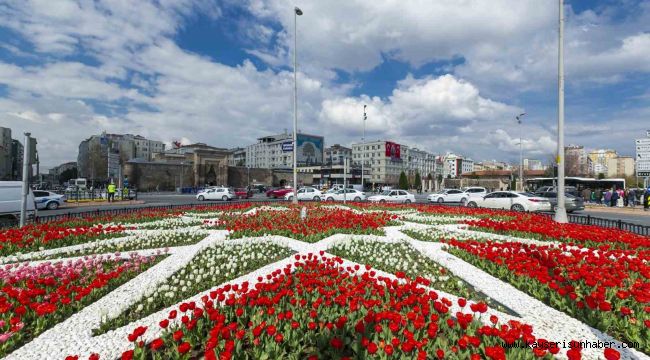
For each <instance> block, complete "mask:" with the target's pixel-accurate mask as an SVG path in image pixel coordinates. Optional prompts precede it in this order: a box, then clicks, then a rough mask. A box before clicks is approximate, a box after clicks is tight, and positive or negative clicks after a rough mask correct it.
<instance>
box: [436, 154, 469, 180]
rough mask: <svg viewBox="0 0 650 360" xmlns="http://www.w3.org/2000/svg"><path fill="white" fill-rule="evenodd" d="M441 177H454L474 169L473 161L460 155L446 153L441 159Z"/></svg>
mask: <svg viewBox="0 0 650 360" xmlns="http://www.w3.org/2000/svg"><path fill="white" fill-rule="evenodd" d="M443 167H444V169H443V177H444V178H452V179H454V178H456V177H458V176H460V175H462V174H465V173H469V172H472V171H474V161H473V160H472V159H468V158H464V157H462V156H460V155H456V154H453V153H447V154H446V155H445V156H444V160H443Z"/></svg>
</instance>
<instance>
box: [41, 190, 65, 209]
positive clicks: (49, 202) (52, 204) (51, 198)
mask: <svg viewBox="0 0 650 360" xmlns="http://www.w3.org/2000/svg"><path fill="white" fill-rule="evenodd" d="M64 197H65V196H63V195H59V194H56V193H53V192H51V191H44V190H34V202H35V203H36V208H38V209H39V210H40V209H48V210H55V209H58V208H59V206H61V205H63V201H64V200H63V198H64Z"/></svg>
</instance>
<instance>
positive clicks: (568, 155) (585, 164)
mask: <svg viewBox="0 0 650 360" xmlns="http://www.w3.org/2000/svg"><path fill="white" fill-rule="evenodd" d="M590 159H591V160H592V161H593V159H592V158H591V156H588V155H587V151H585V147H584V146H581V145H569V146H565V147H564V164H565V165H564V168H565V169H566V176H583V177H584V176H589V175H590V174H591V173H590V172H589V168H590V166H589V161H590ZM603 165H605V166H606V165H607V164H606V161H605V162H604V163H603Z"/></svg>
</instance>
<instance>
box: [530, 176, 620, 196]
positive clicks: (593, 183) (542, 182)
mask: <svg viewBox="0 0 650 360" xmlns="http://www.w3.org/2000/svg"><path fill="white" fill-rule="evenodd" d="M564 185H565V186H567V187H569V186H571V187H574V188H576V190H577V191H578V193H580V191H582V190H584V189H591V190H592V191H594V190H597V189H600V190H607V189H612V188H616V189H625V179H592V178H583V177H565V178H564ZM526 186H527V187H528V188H529V189H531V190H532V191H535V190H536V189H539V188H540V187H542V186H557V178H554V177H545V178H530V179H526Z"/></svg>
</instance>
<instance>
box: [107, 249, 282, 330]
mask: <svg viewBox="0 0 650 360" xmlns="http://www.w3.org/2000/svg"><path fill="white" fill-rule="evenodd" d="M291 254H293V251H291V250H289V249H287V248H286V247H284V246H280V245H277V244H275V243H272V242H247V243H225V244H221V245H217V246H214V247H210V248H207V249H205V250H203V251H202V252H201V253H200V254H199V255H197V256H196V257H195V258H194V259H193V260H192V261H191V262H190V263H189V264H188V265H187V266H185V267H184V268H183V269H181V270H179V271H178V272H176V273H175V274H174V275H172V276H171V277H170V278H169V279H168V280H167V281H166V282H165V283H164V284H158V285H156V286H155V287H153V288H151V289H150V290H151V291H150V293H149V294H148V295H147V296H146V297H145V298H143V299H141V300H140V301H138V302H137V303H136V304H133V305H132V306H131V307H130V308H129V309H128V310H127V311H125V312H124V313H122V315H120V316H119V317H117V318H115V319H110V320H108V321H106V322H105V323H103V324H102V326H101V327H100V329H98V331H97V333H98V334H101V333H104V332H106V331H108V330H111V329H115V328H118V327H120V326H123V325H127V324H129V323H130V322H132V321H135V320H138V319H141V318H143V317H145V316H147V315H149V314H152V313H154V312H156V311H158V310H162V309H164V308H166V307H168V306H171V305H174V304H177V303H178V302H180V301H183V300H184V299H187V298H189V297H191V296H192V295H195V294H198V293H200V292H202V291H206V290H208V289H210V288H212V287H214V286H217V285H219V284H221V283H223V282H225V281H228V280H231V279H234V278H236V277H238V276H241V275H243V274H246V273H248V272H250V271H253V270H255V269H257V268H259V267H262V266H264V265H267V264H270V263H272V262H275V261H278V260H281V259H284V258H286V257H289V256H291Z"/></svg>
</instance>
